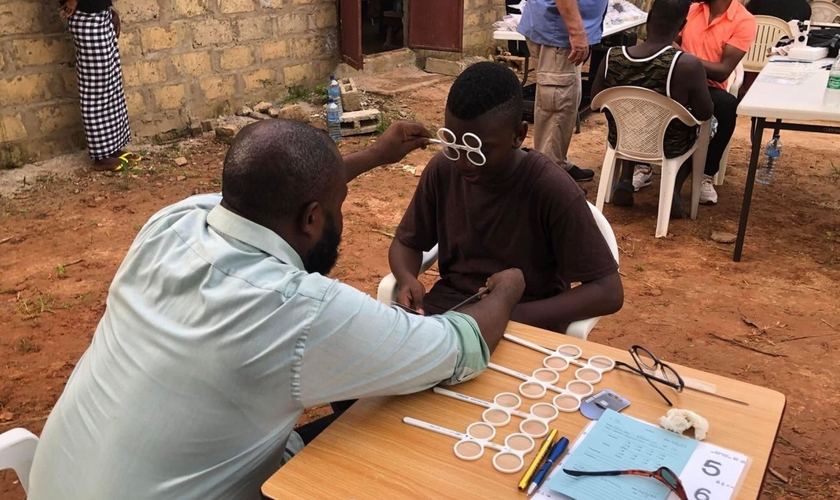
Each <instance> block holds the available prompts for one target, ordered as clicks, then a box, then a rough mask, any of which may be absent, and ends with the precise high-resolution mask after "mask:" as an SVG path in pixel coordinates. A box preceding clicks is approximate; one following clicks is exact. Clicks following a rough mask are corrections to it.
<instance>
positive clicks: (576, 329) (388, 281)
mask: <svg viewBox="0 0 840 500" xmlns="http://www.w3.org/2000/svg"><path fill="white" fill-rule="evenodd" d="M587 204H588V205H589V209H590V210H591V211H592V216H593V217H594V218H595V222H596V223H597V224H598V229H600V230H601V234H602V235H603V236H604V240H606V242H607V246H609V247H610V251H611V252H612V254H613V257H614V258H615V261H616V263H617V262H618V242H617V241H616V239H615V233H613V230H612V227H610V223H609V221H607V218H606V217H604V214H602V213H601V212H600V211H599V210H598V209H597V208H595V206H594V205H593V204H591V203H589V202H587ZM437 258H438V247H437V245H435V246H434V248H432V249H431V250H430V251H428V252H423V265H422V266H420V274H423V273H424V272H426V270H427V269H429V268H430V267H432V264H434V263H435V261H437ZM398 291H399V287H398V285H397V279H396V278H395V277H394V275H393V274H389V275H388V276H385V277H384V278H382V281H381V282H380V283H379V291H378V293H377V296H376V299H377V300H379V301H380V302H382V303H384V304H388V305H389V306H390V305H391V302H392V301H393V300H395V299H396V298H397V292H398ZM600 319H601V318H600V317H597V318H589V319H583V320H580V321H575V322H573V323H570V324H569V327H568V328H567V329H566V335H568V336H570V337H575V338H578V339H583V340H586V338H587V337H589V332H591V331H592V329H593V328H595V325H596V324H597V323H598V320H600Z"/></svg>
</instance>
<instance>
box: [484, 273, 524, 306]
mask: <svg viewBox="0 0 840 500" xmlns="http://www.w3.org/2000/svg"><path fill="white" fill-rule="evenodd" d="M487 288H488V291H489V292H492V293H493V295H497V294H500V293H504V294H505V295H508V296H509V297H510V298H511V299H512V300H513V301H514V302H513V303H514V304H515V303H517V302H519V299H521V298H522V294H523V293H525V276H524V275H523V274H522V271H520V270H519V269H516V268H512V269H506V270H504V271H501V272H498V273H496V274H494V275H493V276H490V278H489V279H488V280H487Z"/></svg>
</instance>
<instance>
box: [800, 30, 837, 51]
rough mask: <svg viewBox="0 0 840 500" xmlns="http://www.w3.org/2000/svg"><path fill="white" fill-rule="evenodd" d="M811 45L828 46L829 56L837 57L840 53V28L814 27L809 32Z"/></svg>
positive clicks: (809, 44)
mask: <svg viewBox="0 0 840 500" xmlns="http://www.w3.org/2000/svg"><path fill="white" fill-rule="evenodd" d="M808 46H809V47H826V48H828V57H831V58H834V57H837V54H838V53H840V28H821V29H812V30H811V32H810V33H809V34H808Z"/></svg>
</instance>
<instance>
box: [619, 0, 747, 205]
mask: <svg viewBox="0 0 840 500" xmlns="http://www.w3.org/2000/svg"><path fill="white" fill-rule="evenodd" d="M757 28H758V26H757V24H756V22H755V17H753V15H752V14H750V13H749V12H747V9H746V8H745V7H744V6H743V5H741V3H740V2H739V1H738V0H692V5H691V8H690V9H689V11H688V17H687V19H686V23H685V26H684V27H683V30H682V33H681V34H680V35H679V36H678V37H677V39H676V41H675V44H676V45H677V46H678V47H677V48H681V49H682V50H684V51H686V52H688V53H689V54H692V55H694V56H697V57H698V58H699V59H700V61H701V62H702V63H703V68H705V69H706V78H708V86H709V93H710V94H711V96H712V102H713V103H714V107H715V109H714V113H713V114H714V116H715V118H717V123H718V125H717V132H716V133H715V135H714V137H712V140H711V141H710V144H709V151H708V154H707V155H706V169H705V172H704V173H705V175H704V176H703V184H702V186H701V188H700V203H709V204H715V203H717V201H718V195H717V192H716V191H715V187H714V182H713V179H712V178H713V177H714V176H715V174H717V172H718V170H719V169H720V159H721V158H722V157H723V152H724V151H725V150H726V145H727V144H729V139H731V138H732V134H733V132H735V120H736V118H737V116H736V111H737V109H738V99H737V98H736V97H735V96H733V95H732V94H730V93H729V92H727V85H726V84H727V81H728V80H729V77H730V75H732V72H733V71H735V67H736V66H738V63H739V62H741V59H743V58H744V55H746V53H747V51H748V50H749V49H750V45H752V43H753V41H755V35H756V30H757ZM639 173H640V174H641V172H639ZM648 175H649V174H648ZM640 177H641V175H640ZM648 179H649V177H648ZM643 181H645V179H642V178H640V179H639V181H638V184H639V185H647V184H648V183H649V182H648V183H645V182H643ZM634 184H637V182H636V180H635V179H634ZM681 187H682V185H681V184H678V185H677V186H676V191H677V192H679V190H680V188H681Z"/></svg>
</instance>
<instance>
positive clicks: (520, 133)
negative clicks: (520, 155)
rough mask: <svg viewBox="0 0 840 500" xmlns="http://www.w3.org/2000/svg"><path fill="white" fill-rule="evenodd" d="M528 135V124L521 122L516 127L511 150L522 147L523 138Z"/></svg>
mask: <svg viewBox="0 0 840 500" xmlns="http://www.w3.org/2000/svg"><path fill="white" fill-rule="evenodd" d="M527 135H528V122H526V121H521V122H519V125H517V126H516V135H514V137H513V149H519V148H521V147H522V143H524V142H525V137H526V136H527Z"/></svg>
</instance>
